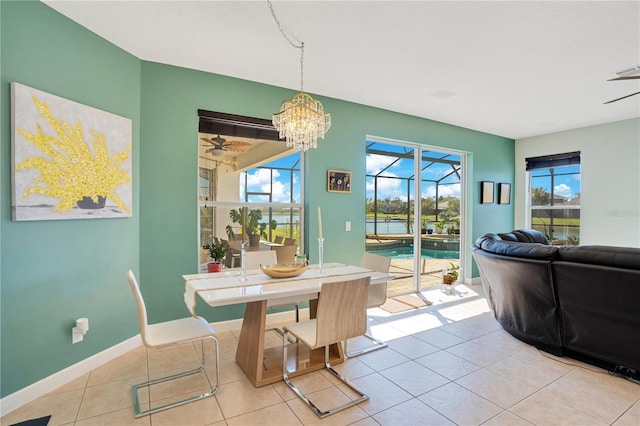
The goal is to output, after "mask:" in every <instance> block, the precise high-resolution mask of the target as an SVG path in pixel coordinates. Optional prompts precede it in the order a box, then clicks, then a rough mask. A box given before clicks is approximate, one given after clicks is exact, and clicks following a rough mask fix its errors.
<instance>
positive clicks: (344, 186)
mask: <svg viewBox="0 0 640 426" xmlns="http://www.w3.org/2000/svg"><path fill="white" fill-rule="evenodd" d="M327 191H328V192H343V193H344V192H351V172H345V171H342V170H327Z"/></svg>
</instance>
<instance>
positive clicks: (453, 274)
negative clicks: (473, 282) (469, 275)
mask: <svg viewBox="0 0 640 426" xmlns="http://www.w3.org/2000/svg"><path fill="white" fill-rule="evenodd" d="M449 265H451V267H450V268H447V269H444V270H443V274H442V284H449V285H450V284H453V283H455V282H456V281H457V280H458V271H459V270H460V266H458V265H454V264H453V262H449Z"/></svg>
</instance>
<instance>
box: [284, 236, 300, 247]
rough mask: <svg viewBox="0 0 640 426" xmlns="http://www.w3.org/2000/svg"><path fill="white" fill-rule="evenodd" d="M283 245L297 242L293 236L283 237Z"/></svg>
mask: <svg viewBox="0 0 640 426" xmlns="http://www.w3.org/2000/svg"><path fill="white" fill-rule="evenodd" d="M283 244H284V245H285V246H296V245H298V242H297V240H296V239H295V238H285V239H284V243H283Z"/></svg>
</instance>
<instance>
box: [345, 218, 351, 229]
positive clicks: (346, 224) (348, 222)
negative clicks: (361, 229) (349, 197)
mask: <svg viewBox="0 0 640 426" xmlns="http://www.w3.org/2000/svg"><path fill="white" fill-rule="evenodd" d="M344 230H345V231H347V232H349V231H351V221H350V220H348V221H346V222H345V223H344Z"/></svg>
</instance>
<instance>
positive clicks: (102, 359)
mask: <svg viewBox="0 0 640 426" xmlns="http://www.w3.org/2000/svg"><path fill="white" fill-rule="evenodd" d="M308 310H309V309H308V308H305V309H300V315H301V317H303V318H305V315H306V316H307V317H308V313H307V311H308ZM293 315H294V313H293V311H285V312H277V313H273V314H269V315H268V316H267V324H276V323H280V322H284V321H291V320H292V316H293ZM212 325H213V326H214V328H215V329H216V331H217V332H219V333H221V332H225V331H231V330H240V328H241V327H242V318H238V319H235V320H229V321H220V322H216V323H213V324H212ZM140 345H142V339H141V337H140V335H139V334H138V335H136V336H133V337H132V338H130V339H128V340H125V341H124V342H122V343H118V344H117V345H115V346H112V347H110V348H108V349H105V350H104V351H102V352H100V353H97V354H95V355H92V356H90V357H89V358H86V359H83V360H82V361H80V362H77V363H75V364H73V365H70V366H69V367H67V368H65V369H64V370H60V371H58V372H57V373H54V374H52V375H51V376H49V377H45V378H44V379H42V380H39V381H37V382H36V383H33V384H31V385H29V386H27V387H25V388H23V389H20V390H19V391H17V392H14V393H12V394H11V395H7V396H5V397H4V398H2V399H0V417H2V416H5V415H7V414H8V413H10V412H12V411H13V410H15V409H17V408H20V407H22V406H23V405H25V404H28V403H29V402H31V401H34V400H36V399H38V398H40V397H41V396H43V395H46V394H47V393H49V392H52V391H54V390H56V389H58V388H59V387H60V386H63V385H66V384H67V383H69V382H71V381H73V380H75V379H77V378H78V377H81V376H82V375H84V374H87V373H88V372H90V371H91V370H95V369H96V368H98V367H100V366H102V365H104V364H106V363H108V362H109V361H112V360H114V359H116V358H117V357H119V356H122V355H124V354H126V353H127V352H129V351H131V350H133V349H135V348H137V347H138V346H140Z"/></svg>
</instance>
